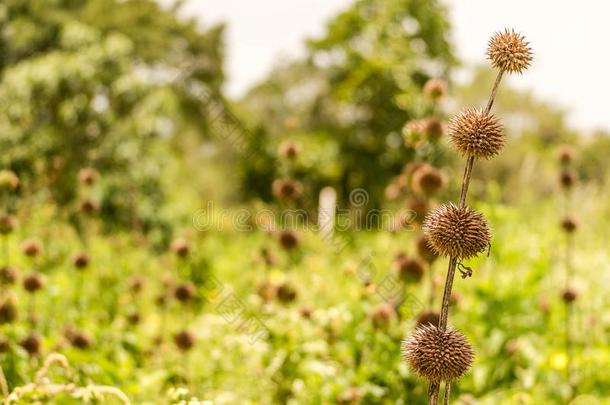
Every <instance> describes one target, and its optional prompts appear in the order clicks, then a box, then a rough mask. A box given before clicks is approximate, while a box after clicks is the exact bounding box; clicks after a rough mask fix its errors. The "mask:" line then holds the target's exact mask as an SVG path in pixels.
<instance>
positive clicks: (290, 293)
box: [277, 283, 297, 304]
mask: <svg viewBox="0 0 610 405" xmlns="http://www.w3.org/2000/svg"><path fill="white" fill-rule="evenodd" d="M277 299H278V300H280V302H281V303H283V304H290V303H291V302H293V301H294V300H296V299H297V290H295V288H294V287H293V286H292V285H290V284H289V283H284V284H282V285H281V286H279V287H278V289H277Z"/></svg>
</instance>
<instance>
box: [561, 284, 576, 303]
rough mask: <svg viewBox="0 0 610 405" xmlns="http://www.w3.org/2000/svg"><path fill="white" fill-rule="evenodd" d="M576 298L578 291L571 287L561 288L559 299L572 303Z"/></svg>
mask: <svg viewBox="0 0 610 405" xmlns="http://www.w3.org/2000/svg"><path fill="white" fill-rule="evenodd" d="M577 298H578V293H577V292H576V291H575V290H573V289H571V288H566V289H565V290H563V291H562V292H561V299H562V300H563V302H565V303H566V304H571V303H573V302H574V301H576V299H577Z"/></svg>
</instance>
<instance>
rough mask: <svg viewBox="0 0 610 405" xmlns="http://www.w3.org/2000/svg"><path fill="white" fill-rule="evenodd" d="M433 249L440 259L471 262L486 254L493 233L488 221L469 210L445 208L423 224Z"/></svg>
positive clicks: (434, 213) (434, 212)
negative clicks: (471, 259)
mask: <svg viewBox="0 0 610 405" xmlns="http://www.w3.org/2000/svg"><path fill="white" fill-rule="evenodd" d="M424 231H425V233H426V236H427V237H428V238H429V240H430V245H431V247H432V248H433V249H434V251H436V252H437V253H438V254H439V255H440V256H448V257H455V258H457V259H468V258H471V257H474V256H477V255H478V254H479V253H481V252H483V251H485V250H486V249H487V248H488V247H489V244H490V241H491V231H490V230H489V225H488V224H487V220H485V217H484V216H483V215H482V214H480V213H478V212H476V211H473V210H471V209H470V208H468V207H462V208H460V207H458V206H456V205H454V204H451V203H450V204H446V205H442V206H440V207H439V208H437V209H436V210H434V211H433V212H431V213H430V214H429V215H428V216H427V217H426V219H425V220H424Z"/></svg>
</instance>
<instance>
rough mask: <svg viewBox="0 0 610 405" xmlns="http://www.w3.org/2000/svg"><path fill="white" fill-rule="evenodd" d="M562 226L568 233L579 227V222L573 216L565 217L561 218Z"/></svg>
mask: <svg viewBox="0 0 610 405" xmlns="http://www.w3.org/2000/svg"><path fill="white" fill-rule="evenodd" d="M561 228H562V229H563V230H564V231H565V232H567V233H573V232H574V231H575V230H576V229H577V228H578V222H576V220H575V219H574V218H572V217H565V218H564V219H562V220H561Z"/></svg>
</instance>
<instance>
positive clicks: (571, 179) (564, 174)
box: [559, 169, 576, 190]
mask: <svg viewBox="0 0 610 405" xmlns="http://www.w3.org/2000/svg"><path fill="white" fill-rule="evenodd" d="M559 182H560V183H561V187H563V188H564V189H566V190H567V189H570V188H572V186H573V185H574V183H576V173H574V171H573V170H570V169H564V170H562V171H561V174H560V175H559Z"/></svg>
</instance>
